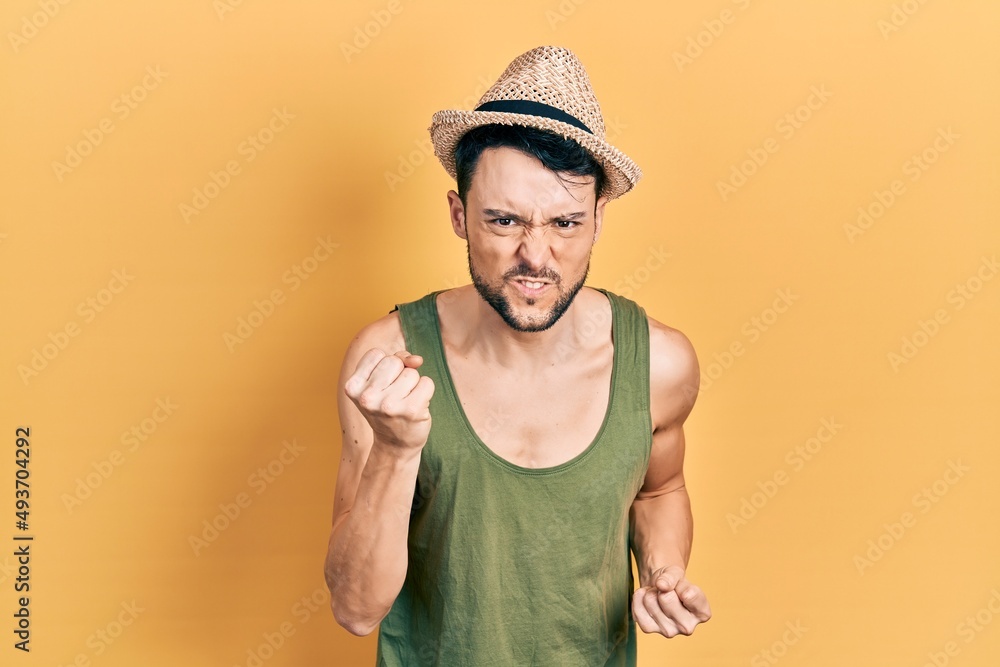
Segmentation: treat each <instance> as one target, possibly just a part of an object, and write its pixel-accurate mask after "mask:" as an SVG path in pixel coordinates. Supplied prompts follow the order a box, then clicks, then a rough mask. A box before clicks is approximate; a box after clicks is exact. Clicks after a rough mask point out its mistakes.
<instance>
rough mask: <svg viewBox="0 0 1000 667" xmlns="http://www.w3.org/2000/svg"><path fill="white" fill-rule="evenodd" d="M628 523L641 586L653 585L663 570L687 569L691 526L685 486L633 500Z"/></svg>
mask: <svg viewBox="0 0 1000 667" xmlns="http://www.w3.org/2000/svg"><path fill="white" fill-rule="evenodd" d="M629 523H630V527H629V532H630V536H631V538H632V548H633V551H634V552H635V562H636V566H637V568H638V570H639V586H640V587H641V586H651V585H653V581H652V576H653V572H655V571H656V570H658V569H660V568H662V567H666V566H668V565H677V566H680V567H682V568H685V569H686V568H687V563H688V558H689V557H690V556H691V539H692V536H693V533H694V527H693V520H692V517H691V501H690V499H689V498H688V494H687V490H686V489H685V488H684V487H681V488H679V489H676V490H674V491H671V492H669V493H664V494H662V495H659V496H656V497H654V498H645V499H641V500H640V499H636V500H634V501H632V508H631V510H630V511H629Z"/></svg>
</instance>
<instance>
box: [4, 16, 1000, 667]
mask: <svg viewBox="0 0 1000 667" xmlns="http://www.w3.org/2000/svg"><path fill="white" fill-rule="evenodd" d="M998 30H1000V6H998V5H997V3H996V2H993V1H991V0H980V1H974V0H967V1H964V2H918V1H917V0H905V1H898V0H897V1H895V2H893V1H891V0H877V1H876V0H864V1H862V0H851V1H844V0H840V1H838V2H834V1H833V0H825V1H809V2H803V1H795V0H777V1H771V2H763V1H762V0H746V1H745V0H734V1H732V2H730V1H729V0H715V1H707V0H699V1H698V2H673V3H653V2H648V3H636V2H602V1H600V0H587V1H584V0H562V1H561V2H557V1H556V0H551V1H549V2H527V1H517V0H508V1H507V2H504V3H486V2H483V3H472V2H457V1H451V0H449V1H440V2H431V1H429V0H425V1H416V0H392V2H388V1H386V2H382V1H377V2H363V3H344V2H337V3H333V2H320V1H319V0H312V1H309V0H298V1H293V2H281V3H279V2H266V1H265V0H245V1H243V2H239V1H238V0H215V1H213V0H197V1H193V0H187V1H186V2H158V3H152V2H125V1H124V0H117V1H115V0H102V1H101V2H67V1H66V0H63V2H60V1H59V0H7V1H6V2H5V3H4V5H3V9H2V10H0V32H2V33H3V34H4V40H3V41H4V43H3V45H2V47H0V72H2V75H3V91H4V95H3V101H2V103H0V142H2V144H0V154H2V166H0V169H2V172H0V201H2V203H3V212H4V213H3V219H2V221H0V276H2V278H0V281H2V282H0V284H2V291H0V309H2V312H3V313H4V317H3V326H2V329H0V330H2V334H0V336H2V345H0V354H2V368H3V373H2V375H0V389H2V400H0V410H2V417H3V418H2V428H3V433H4V434H5V436H4V437H5V438H6V444H7V451H8V454H7V456H5V457H3V460H2V463H0V470H2V471H3V474H2V476H3V481H0V488H3V489H5V490H4V491H3V493H2V494H0V496H2V501H0V502H2V505H0V506H2V507H3V510H4V511H3V513H2V515H3V517H4V519H3V522H2V525H3V529H2V530H0V536H2V537H0V539H2V540H3V543H4V544H5V545H7V546H5V547H3V549H2V551H0V553H3V554H5V555H4V556H0V591H2V592H0V617H2V618H3V619H6V620H4V621H3V622H2V623H0V631H2V635H0V636H3V637H5V639H4V643H3V645H2V646H0V655H2V656H3V658H2V659H0V662H3V664H5V665H7V664H10V665H15V664H17V665H21V664H24V665H70V664H74V662H75V664H79V665H85V664H88V663H89V664H93V665H101V666H107V667H111V666H129V667H131V666H133V665H148V666H156V665H176V664H185V665H191V666H192V667H194V666H201V665H205V666H216V665H219V666H225V667H228V666H229V665H247V666H248V667H249V666H251V665H254V664H257V663H258V662H259V663H260V664H266V665H269V666H279V665H288V666H293V665H294V666H300V665H304V666H313V665H370V664H373V663H374V655H375V636H374V635H372V636H369V637H366V638H357V637H353V636H351V635H349V634H348V633H347V632H346V631H344V630H342V629H341V628H340V627H339V626H337V625H336V624H335V623H334V621H333V619H332V615H331V614H330V613H329V611H328V609H327V607H326V600H327V596H326V593H325V587H324V584H323V579H322V561H323V556H324V554H325V548H326V540H327V536H328V530H329V525H330V517H331V508H332V498H333V487H334V482H335V471H336V467H337V462H338V459H339V449H340V443H339V440H338V436H339V425H338V421H337V415H336V410H335V392H336V391H337V387H336V386H335V383H336V376H337V371H338V368H339V364H340V361H341V358H342V354H343V352H344V349H345V346H346V345H347V343H348V341H349V340H350V338H351V337H352V336H353V334H354V333H355V332H356V331H357V330H358V329H359V328H360V327H361V326H363V325H364V324H365V323H367V322H369V321H371V320H373V319H375V318H377V317H379V316H381V315H383V314H385V313H386V312H388V311H389V310H390V309H391V308H392V307H393V305H394V304H396V303H401V302H404V301H409V300H412V299H415V298H418V297H419V296H421V295H423V294H424V293H426V292H427V291H430V290H432V289H441V288H445V287H451V286H455V285H459V284H463V283H464V282H466V281H467V271H466V263H465V262H466V258H465V253H464V248H462V245H463V243H462V242H461V241H460V240H459V239H457V238H456V237H455V236H454V234H453V233H452V232H451V231H450V228H449V225H448V218H447V209H446V200H445V192H446V191H447V190H448V189H450V188H451V187H453V183H452V182H451V181H450V179H449V178H448V176H447V174H446V173H445V172H444V170H443V169H442V168H441V166H440V165H439V164H438V163H437V161H436V160H435V159H434V158H433V156H432V154H431V152H430V147H429V144H428V140H427V131H426V128H427V126H428V125H429V124H430V117H431V114H432V113H433V112H434V111H437V110H438V109H442V108H471V107H472V106H474V105H475V103H476V101H477V100H478V98H479V96H480V95H481V94H482V92H483V91H484V90H485V88H486V87H487V86H488V85H489V84H490V83H491V82H492V81H494V80H495V78H496V77H497V76H498V75H499V74H500V73H501V72H502V71H503V69H504V68H505V67H506V65H507V63H508V62H510V60H512V59H513V58H514V57H515V56H517V55H518V54H520V53H522V52H524V51H526V50H528V49H530V48H532V47H534V46H538V45H542V44H555V45H560V46H566V47H569V48H571V49H573V50H574V51H575V52H576V53H577V54H578V55H579V57H580V58H581V60H582V61H583V63H584V65H585V66H586V68H587V70H588V72H589V74H590V77H591V80H592V82H593V85H594V87H595V90H596V91H597V94H598V97H599V99H600V101H601V103H602V107H603V111H604V115H605V120H606V123H607V125H608V128H609V135H610V137H611V139H612V142H613V143H614V144H615V145H617V146H618V147H620V148H621V149H622V150H623V151H625V152H626V153H627V154H628V155H629V156H631V157H632V158H634V159H635V160H636V162H637V163H638V164H639V165H640V166H641V168H642V169H643V170H644V172H645V177H644V179H643V180H642V181H641V182H640V183H639V185H638V186H637V188H636V189H635V190H634V191H633V192H631V193H629V194H628V195H626V196H625V197H624V198H623V199H621V200H620V201H615V202H613V203H612V204H611V205H610V206H609V207H608V210H607V215H606V225H605V230H604V233H603V235H602V237H601V239H600V242H599V243H598V245H597V246H596V248H595V250H594V257H593V261H592V270H591V280H590V282H591V284H593V285H596V286H603V287H606V288H609V289H614V290H616V291H619V292H620V293H623V294H625V295H627V296H631V297H632V298H633V299H635V300H637V301H638V302H639V303H641V304H642V305H643V306H644V307H645V308H646V310H647V312H648V313H649V314H650V315H651V316H653V317H655V318H657V319H659V320H660V321H663V322H665V323H668V324H670V325H672V326H674V327H677V328H679V329H681V330H682V331H684V332H685V333H686V334H687V335H688V336H689V337H690V338H691V340H692V341H693V342H694V344H695V347H696V349H697V350H698V353H699V357H700V359H701V363H702V369H703V371H704V373H705V377H704V384H703V391H702V394H701V397H700V399H699V402H698V405H697V406H696V408H695V410H694V412H693V414H692V416H691V418H690V420H689V423H688V428H687V434H688V457H687V476H688V480H689V488H690V493H691V496H692V499H693V505H694V511H695V524H696V529H695V546H694V553H693V557H692V562H691V566H690V570H689V576H690V578H691V579H692V580H694V581H696V582H697V583H699V584H700V585H701V586H702V587H703V588H704V589H705V590H706V591H707V593H708V595H709V598H710V600H711V602H712V605H713V608H714V612H715V618H714V619H713V620H712V621H711V622H710V623H709V624H707V625H705V626H703V627H701V628H699V629H698V630H697V632H696V633H695V635H694V636H693V637H691V638H677V639H673V640H666V639H664V638H662V637H659V636H647V635H642V634H640V643H639V651H640V665H647V666H651V665H661V664H671V665H706V666H707V665H713V666H714V665H720V666H730V665H747V664H750V665H751V666H752V667H757V666H759V665H771V664H780V665H789V666H791V665H809V666H811V667H813V666H827V665H829V666H834V665H838V666H839V665H847V664H850V665H878V666H881V665H914V666H919V665H922V664H938V665H941V664H954V665H961V666H964V667H971V666H982V667H986V666H994V665H996V664H998V660H1000V618H998V613H1000V571H998V556H997V554H998V552H1000V532H998V528H997V519H996V517H997V515H998V514H1000V498H998V493H997V482H996V479H997V476H998V473H1000V470H998V467H1000V455H998V453H997V444H998V436H1000V423H998V418H997V404H998V402H1000V387H998V385H997V376H998V373H997V371H998V365H1000V364H998V362H1000V352H998V351H997V346H996V341H997V340H998V338H1000V310H998V304H1000V278H998V277H997V265H996V261H997V255H998V250H1000V227H998V222H1000V201H998V192H1000V189H998V168H997V155H998V150H1000V131H998V129H997V118H998V117H1000V91H998V85H997V84H998V81H997V72H998V66H1000V47H998V46H997V41H996V35H997V33H998ZM366 31H367V34H366ZM859 209H861V211H864V212H865V213H866V215H868V216H870V217H862V216H861V214H860V213H859ZM664 255H668V257H667V258H666V260H665V261H663V260H662V258H663V257H664ZM658 258H659V259H658ZM654 260H655V261H654ZM241 320H244V321H246V322H247V323H246V324H242V325H241ZM18 426H30V428H31V439H30V440H31V452H30V470H31V477H30V481H31V485H32V486H31V489H32V491H31V501H30V502H31V506H30V529H29V531H27V534H32V535H34V536H35V541H34V542H33V543H32V547H31V549H32V551H31V554H32V560H31V591H30V598H31V599H30V613H31V629H32V641H31V648H32V651H31V653H30V654H29V655H24V654H22V653H21V652H19V651H17V650H15V649H14V648H13V643H14V640H15V637H14V636H13V634H12V630H13V628H14V625H15V619H14V617H13V614H14V612H15V611H16V607H17V605H16V597H17V595H16V594H15V591H14V588H13V585H14V583H15V579H16V576H17V575H16V562H15V561H16V559H15V558H14V556H13V550H14V544H15V543H14V541H13V539H12V538H13V536H14V535H15V534H21V531H18V530H17V529H16V528H15V527H14V521H15V517H14V512H15V504H14V503H15V498H14V488H13V485H14V476H15V474H16V470H17V467H16V464H15V462H14V458H15V457H14V449H15V438H16V436H15V429H16V428H17V427H18ZM206 522H207V524H206ZM213 522H214V523H215V524H216V527H217V528H212V527H211V524H212V523H213ZM213 531H214V532H213ZM198 540H202V541H201V542H199V541H198ZM313 596H314V597H313ZM303 598H304V600H303ZM977 615H978V620H976V619H977ZM969 619H971V620H969ZM268 642H270V643H271V644H276V645H280V646H279V648H278V649H276V650H273V649H271V648H270V645H269V644H268ZM261 657H263V658H266V660H261V659H260V658H261Z"/></svg>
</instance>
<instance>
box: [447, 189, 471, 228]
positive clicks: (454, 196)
mask: <svg viewBox="0 0 1000 667" xmlns="http://www.w3.org/2000/svg"><path fill="white" fill-rule="evenodd" d="M448 213H449V215H450V216H451V228H452V229H453V230H454V231H455V235H456V236H458V238H460V239H465V240H468V238H469V236H468V233H467V232H466V229H465V206H464V205H463V204H462V200H461V199H459V197H458V193H457V192H455V191H454V190H449V191H448Z"/></svg>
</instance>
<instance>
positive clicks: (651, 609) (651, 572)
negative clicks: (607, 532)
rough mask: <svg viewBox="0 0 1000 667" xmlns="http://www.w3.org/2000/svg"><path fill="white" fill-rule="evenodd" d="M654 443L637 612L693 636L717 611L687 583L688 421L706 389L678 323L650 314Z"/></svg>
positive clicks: (639, 518) (640, 540) (637, 514)
mask: <svg viewBox="0 0 1000 667" xmlns="http://www.w3.org/2000/svg"><path fill="white" fill-rule="evenodd" d="M649 328H650V331H649V334H650V337H649V352H650V382H649V384H650V412H651V416H652V421H653V447H652V451H651V452H650V458H649V467H648V469H647V471H646V477H645V479H644V480H643V485H642V488H641V489H640V490H639V493H638V494H637V495H636V498H635V500H634V501H633V502H632V508H631V510H630V511H629V531H630V532H629V536H630V538H631V540H632V549H633V552H634V553H635V557H636V566H637V568H638V570H639V589H638V590H636V592H635V594H634V596H633V600H632V602H633V604H632V608H633V615H634V617H635V620H636V622H637V623H638V624H639V627H640V628H641V629H642V630H643V631H644V632H659V633H661V634H664V635H666V636H667V637H673V636H675V635H677V634H685V635H689V634H691V632H693V631H694V628H695V626H696V625H697V624H698V623H702V622H705V621H707V620H708V619H709V618H710V617H711V611H710V609H709V606H708V601H707V599H705V595H704V593H702V592H701V589H699V588H698V587H697V586H695V585H694V584H692V583H690V582H689V581H687V579H686V578H685V577H684V572H685V570H686V569H687V563H688V558H689V557H690V555H691V540H692V536H693V520H692V517H691V502H690V499H689V498H688V493H687V489H686V488H685V485H684V444H685V443H684V428H683V427H684V421H685V420H686V419H687V417H688V415H689V414H690V413H691V409H692V408H693V407H694V403H695V399H696V398H697V395H698V383H699V374H700V371H699V368H698V358H697V356H696V355H695V351H694V348H693V346H692V345H691V342H690V341H689V340H688V339H687V337H686V336H684V334H682V333H681V332H680V331H677V330H676V329H672V328H670V327H667V326H665V325H663V324H660V323H659V322H657V321H655V320H653V319H650V320H649Z"/></svg>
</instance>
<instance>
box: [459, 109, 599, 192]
mask: <svg viewBox="0 0 1000 667" xmlns="http://www.w3.org/2000/svg"><path fill="white" fill-rule="evenodd" d="M499 146H509V147H511V148H514V149H517V150H519V151H521V152H522V153H526V154H527V155H530V156H532V157H535V158H537V159H538V160H540V161H541V163H542V164H543V165H545V168H546V169H548V170H550V171H553V172H556V173H557V174H558V173H560V172H569V173H571V174H575V175H576V176H593V177H594V192H595V193H596V195H597V197H600V196H601V192H602V191H603V190H604V186H605V183H606V182H607V176H606V175H605V173H604V167H602V166H601V163H600V162H598V161H597V160H596V159H594V156H593V155H591V154H590V153H589V152H588V151H587V149H585V148H584V147H583V146H581V145H580V144H578V143H577V142H575V141H573V140H572V139H563V138H562V137H561V136H560V135H558V134H556V133H554V132H549V131H547V130H539V129H538V128H534V127H525V126H523V125H502V124H499V123H491V124H488V125H480V126H479V127H474V128H472V129H471V130H469V131H468V132H466V133H465V134H464V135H462V138H461V139H460V140H459V142H458V145H457V146H455V173H456V177H457V178H456V180H457V181H458V197H459V199H461V200H462V204H465V198H466V195H467V194H468V192H469V187H470V186H471V185H472V176H473V175H474V174H475V173H476V165H477V164H478V162H479V156H480V155H482V152H483V151H484V150H486V149H487V148H495V147H499ZM560 178H561V177H560Z"/></svg>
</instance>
